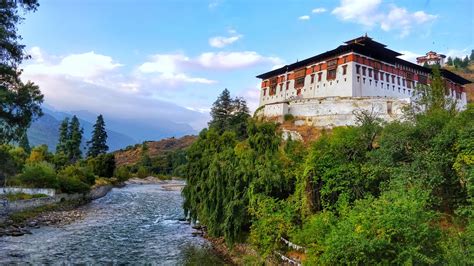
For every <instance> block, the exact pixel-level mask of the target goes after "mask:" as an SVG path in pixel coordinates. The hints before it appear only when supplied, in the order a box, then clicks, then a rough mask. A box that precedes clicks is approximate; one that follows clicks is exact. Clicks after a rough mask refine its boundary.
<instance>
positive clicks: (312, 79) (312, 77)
mask: <svg viewBox="0 0 474 266" xmlns="http://www.w3.org/2000/svg"><path fill="white" fill-rule="evenodd" d="M313 83H314V74H311V84H313Z"/></svg>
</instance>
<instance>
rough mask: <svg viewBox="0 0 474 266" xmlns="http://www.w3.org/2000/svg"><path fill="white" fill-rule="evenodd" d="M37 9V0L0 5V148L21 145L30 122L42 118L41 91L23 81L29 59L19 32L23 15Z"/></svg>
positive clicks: (1, 3)
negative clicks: (22, 72)
mask: <svg viewBox="0 0 474 266" xmlns="http://www.w3.org/2000/svg"><path fill="white" fill-rule="evenodd" d="M38 6H39V4H38V2H37V0H18V1H1V2H0V80H1V82H0V83H1V85H0V102H1V103H2V104H1V107H0V144H6V143H10V142H12V141H19V140H20V139H21V137H22V136H24V135H25V133H26V130H27V128H28V127H29V126H30V124H31V122H32V121H33V120H34V119H36V118H37V117H39V116H41V115H42V112H41V108H40V104H41V103H42V102H43V95H42V94H41V91H40V90H39V87H38V86H37V85H35V84H34V83H33V82H31V81H28V82H26V83H23V82H22V81H21V79H20V75H21V69H19V65H20V64H21V63H22V61H23V60H24V59H27V58H28V56H27V55H26V53H25V50H24V48H25V46H24V45H22V44H20V43H19V41H20V40H21V36H20V35H19V34H18V32H17V26H18V24H19V23H20V22H21V21H22V20H23V18H22V15H23V14H24V13H26V12H34V11H36V9H37V8H38Z"/></svg>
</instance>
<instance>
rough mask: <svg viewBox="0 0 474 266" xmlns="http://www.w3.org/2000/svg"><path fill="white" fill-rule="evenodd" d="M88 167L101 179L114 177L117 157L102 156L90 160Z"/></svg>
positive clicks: (110, 155) (111, 155)
mask: <svg viewBox="0 0 474 266" xmlns="http://www.w3.org/2000/svg"><path fill="white" fill-rule="evenodd" d="M87 166H88V167H89V168H90V169H92V172H93V173H94V174H95V175H97V176H100V177H108V178H110V177H113V176H114V170H115V157H114V155H113V154H100V155H98V156H97V157H93V158H89V159H88V160H87Z"/></svg>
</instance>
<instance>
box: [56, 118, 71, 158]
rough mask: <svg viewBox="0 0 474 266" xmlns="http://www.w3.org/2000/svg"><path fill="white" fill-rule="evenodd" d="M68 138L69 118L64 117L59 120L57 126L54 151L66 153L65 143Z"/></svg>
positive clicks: (66, 143)
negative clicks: (56, 139)
mask: <svg viewBox="0 0 474 266" xmlns="http://www.w3.org/2000/svg"><path fill="white" fill-rule="evenodd" d="M68 139H69V118H68V117H66V118H64V120H63V121H62V122H61V125H60V126H59V139H58V144H57V145H56V153H57V154H61V153H62V154H67V153H68V151H67V145H68Z"/></svg>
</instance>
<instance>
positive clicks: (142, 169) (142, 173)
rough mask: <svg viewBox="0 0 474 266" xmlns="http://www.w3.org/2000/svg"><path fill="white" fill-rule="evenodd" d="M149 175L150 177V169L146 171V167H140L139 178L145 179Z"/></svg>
mask: <svg viewBox="0 0 474 266" xmlns="http://www.w3.org/2000/svg"><path fill="white" fill-rule="evenodd" d="M149 175H150V173H149V171H148V169H146V167H144V166H140V167H138V171H137V177H138V178H145V177H147V176H149Z"/></svg>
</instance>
